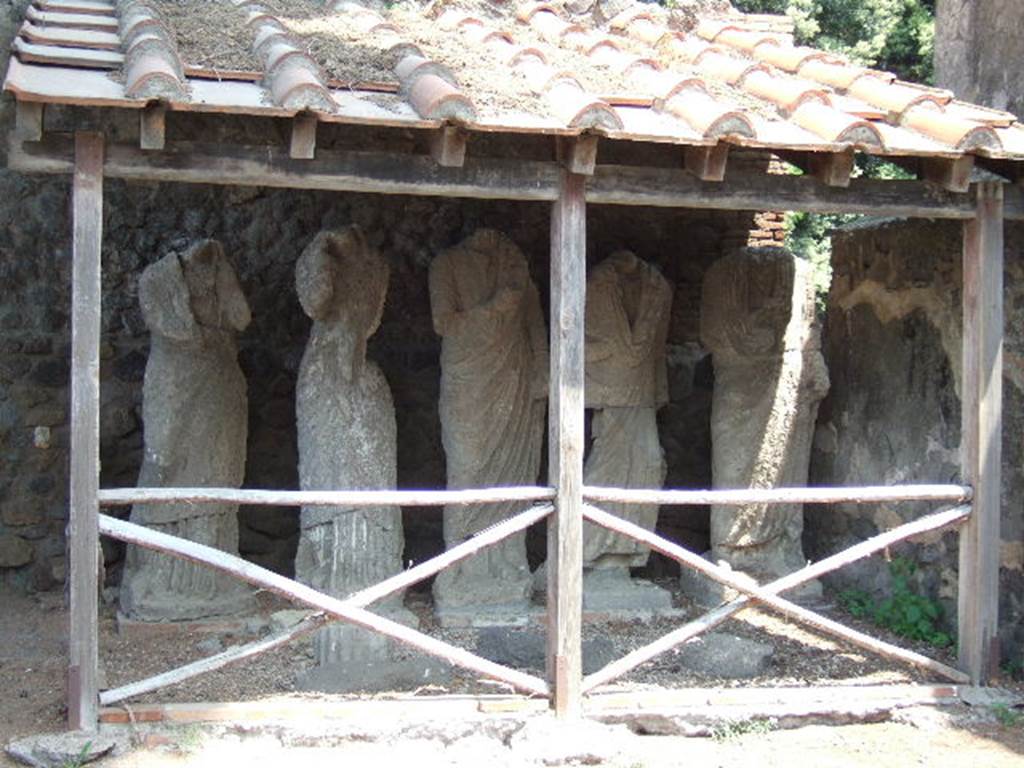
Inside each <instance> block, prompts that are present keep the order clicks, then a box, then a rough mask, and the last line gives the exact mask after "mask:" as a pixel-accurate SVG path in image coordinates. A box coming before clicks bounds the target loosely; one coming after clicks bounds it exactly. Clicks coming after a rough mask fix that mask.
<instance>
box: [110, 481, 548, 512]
mask: <svg viewBox="0 0 1024 768" xmlns="http://www.w3.org/2000/svg"><path fill="white" fill-rule="evenodd" d="M554 498H555V489H554V488H545V487H542V486H524V487H510V488H465V489H459V490H452V491H388V490H380V491H275V490H262V489H251V488H101V489H100V492H99V501H100V506H102V507H110V506H115V505H119V504H162V503H169V502H188V503H195V504H204V503H224V504H249V505H263V506H286V507H300V506H301V507H381V506H407V507H441V506H460V505H464V504H498V503H501V502H506V501H551V500H552V499H554Z"/></svg>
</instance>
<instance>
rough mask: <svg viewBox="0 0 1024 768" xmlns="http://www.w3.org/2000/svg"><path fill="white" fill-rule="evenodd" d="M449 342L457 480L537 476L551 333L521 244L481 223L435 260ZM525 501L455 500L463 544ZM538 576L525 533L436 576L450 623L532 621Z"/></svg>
mask: <svg viewBox="0 0 1024 768" xmlns="http://www.w3.org/2000/svg"><path fill="white" fill-rule="evenodd" d="M430 303H431V312H432V314H433V320H434V330H435V331H436V332H437V333H438V334H439V335H440V336H441V337H442V338H443V341H442V345H441V399H440V414H441V436H442V441H443V443H444V450H445V456H446V459H447V467H448V487H449V488H453V489H454V488H481V487H488V486H516V485H533V484H534V483H536V482H537V475H538V473H539V471H540V454H541V444H542V440H543V430H544V407H545V403H544V400H545V398H546V392H547V369H548V357H547V354H548V353H547V333H546V331H545V328H544V317H543V315H542V314H541V308H540V300H539V297H538V295H537V289H536V287H535V286H534V284H533V281H532V280H531V279H530V274H529V270H528V268H527V264H526V259H525V258H524V256H523V254H522V253H521V252H520V250H519V249H518V248H517V247H516V245H515V244H514V243H513V242H512V241H511V240H509V239H508V238H507V237H505V236H504V235H502V234H500V233H498V232H495V231H493V230H486V229H482V230H477V231H476V232H474V233H473V234H472V235H470V236H469V237H468V238H467V239H465V240H464V241H463V242H461V243H460V244H458V245H456V246H455V247H453V248H451V249H449V250H447V251H445V252H444V253H442V254H440V255H439V256H438V257H437V258H436V259H435V260H434V262H433V263H432V264H431V266H430ZM524 506H525V505H524V504H522V503H504V504H480V505H472V506H452V507H447V508H446V509H445V511H444V538H445V544H446V546H448V547H451V546H454V545H456V544H458V543H460V542H462V541H465V540H466V539H467V538H469V537H470V536H472V535H473V534H475V533H477V532H478V531H481V530H483V529H484V528H488V527H490V526H491V525H494V524H495V523H498V522H500V521H502V520H504V519H506V518H508V517H510V516H512V515H514V514H516V513H517V512H519V511H521V510H522V509H524ZM530 587H531V578H530V573H529V569H528V566H527V562H526V534H525V533H519V534H516V535H514V536H512V537H510V538H508V539H505V540H504V541H502V542H501V543H500V544H497V545H495V546H493V547H489V548H487V549H486V550H484V551H483V552H481V553H479V554H477V555H475V556H474V557H472V558H470V559H468V560H464V561H462V562H460V563H458V564H457V565H455V566H453V567H450V568H447V569H445V570H444V571H442V572H441V573H440V574H438V576H437V579H436V581H435V582H434V601H435V605H436V609H437V612H438V616H439V618H440V619H441V621H442V622H443V623H450V624H458V623H470V622H472V623H477V624H486V623H508V622H514V621H523V620H525V618H526V613H527V609H528V605H529V595H530Z"/></svg>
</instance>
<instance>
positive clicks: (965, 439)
mask: <svg viewBox="0 0 1024 768" xmlns="http://www.w3.org/2000/svg"><path fill="white" fill-rule="evenodd" d="M963 313H964V335H963V385H962V389H963V392H962V410H963V413H962V425H963V426H962V433H963V435H962V453H963V456H962V462H963V473H964V480H965V482H966V483H968V484H970V485H972V486H973V487H974V503H973V511H972V514H971V518H970V520H969V521H968V523H967V525H965V526H964V527H963V528H962V529H961V532H960V580H959V595H958V606H959V648H960V668H961V669H962V670H963V671H964V672H966V673H967V674H969V675H970V676H971V680H972V681H973V682H974V684H975V685H983V684H985V683H986V682H987V681H988V679H989V676H990V675H991V674H992V672H993V671H994V669H995V666H996V665H997V663H998V658H999V655H998V646H997V642H998V638H997V637H996V632H997V627H998V611H999V518H1000V503H999V499H1000V486H1001V477H1000V474H1001V473H1000V469H1001V467H1000V461H1001V452H1002V407H1003V405H1002V401H1003V394H1002V376H1003V190H1002V187H1001V186H1000V185H999V184H994V183H987V182H986V183H981V184H979V185H978V212H977V217H976V218H974V219H972V220H971V221H969V222H967V224H966V225H965V228H964V289H963Z"/></svg>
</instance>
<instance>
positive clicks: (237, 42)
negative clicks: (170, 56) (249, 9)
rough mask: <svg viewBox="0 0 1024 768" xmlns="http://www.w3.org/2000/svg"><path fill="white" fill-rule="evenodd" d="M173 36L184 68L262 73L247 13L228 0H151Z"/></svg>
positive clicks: (151, 3)
mask: <svg viewBox="0 0 1024 768" xmlns="http://www.w3.org/2000/svg"><path fill="white" fill-rule="evenodd" d="M150 5H152V6H153V7H154V8H155V9H156V10H157V12H158V13H159V14H160V15H161V16H162V17H163V19H164V21H165V22H166V24H167V27H168V29H169V30H170V31H171V34H172V35H173V36H174V38H175V40H176V42H177V45H178V53H179V54H180V56H181V60H182V62H183V63H184V64H185V66H196V67H203V68H204V69H212V70H217V69H236V70H243V71H246V72H262V71H263V67H262V66H261V65H260V63H259V62H258V61H257V60H256V56H255V55H254V54H253V51H252V41H253V36H252V32H251V31H250V30H249V29H248V28H247V27H246V26H245V14H244V13H242V11H241V10H239V9H238V8H236V7H235V6H234V5H232V4H231V3H230V2H228V0H214V1H213V2H210V0H151V2H150Z"/></svg>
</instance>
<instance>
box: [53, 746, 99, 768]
mask: <svg viewBox="0 0 1024 768" xmlns="http://www.w3.org/2000/svg"><path fill="white" fill-rule="evenodd" d="M91 748H92V742H91V741H87V742H85V744H83V745H82V748H81V749H80V750H78V754H77V755H75V756H74V757H69V758H68V759H67V760H65V761H64V762H63V763H61V765H60V768H82V766H83V765H85V764H86V763H87V762H88V758H89V750H90V749H91Z"/></svg>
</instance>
